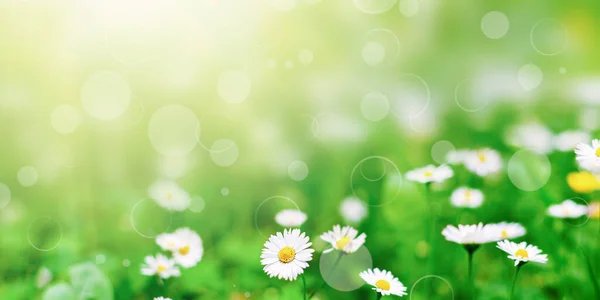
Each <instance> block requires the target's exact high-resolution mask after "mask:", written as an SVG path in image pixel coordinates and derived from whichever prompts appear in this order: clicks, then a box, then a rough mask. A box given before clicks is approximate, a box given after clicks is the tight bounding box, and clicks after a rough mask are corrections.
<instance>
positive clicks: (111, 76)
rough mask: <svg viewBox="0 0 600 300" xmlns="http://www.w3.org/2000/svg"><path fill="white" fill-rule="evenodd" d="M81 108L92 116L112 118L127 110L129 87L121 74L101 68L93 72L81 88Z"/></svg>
mask: <svg viewBox="0 0 600 300" xmlns="http://www.w3.org/2000/svg"><path fill="white" fill-rule="evenodd" d="M81 103H82V105H83V109H84V110H85V111H86V112H87V113H88V114H90V115H91V116H92V117H94V118H96V119H99V120H103V121H111V120H114V119H116V118H118V117H120V116H121V115H123V113H125V111H126V110H127V108H128V107H129V105H130V103H131V88H130V87H129V83H128V82H127V80H126V79H125V77H123V76H122V75H121V74H119V73H116V72H113V71H108V70H102V71H96V72H95V73H93V74H92V75H91V76H90V77H89V78H88V79H87V80H86V82H85V83H84V85H83V88H82V89H81Z"/></svg>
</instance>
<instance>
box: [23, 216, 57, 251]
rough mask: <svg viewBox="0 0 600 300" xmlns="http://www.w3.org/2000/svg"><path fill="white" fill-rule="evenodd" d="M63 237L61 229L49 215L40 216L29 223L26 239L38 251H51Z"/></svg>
mask: <svg viewBox="0 0 600 300" xmlns="http://www.w3.org/2000/svg"><path fill="white" fill-rule="evenodd" d="M62 238H63V229H62V227H61V226H60V224H59V223H58V222H57V221H55V220H54V219H52V218H51V217H40V218H37V219H35V220H33V222H31V223H30V224H29V227H28V228H27V241H28V242H29V244H31V246H32V247H33V248H34V249H36V250H39V251H44V252H46V251H52V250H54V249H56V247H58V245H59V244H60V242H61V241H62Z"/></svg>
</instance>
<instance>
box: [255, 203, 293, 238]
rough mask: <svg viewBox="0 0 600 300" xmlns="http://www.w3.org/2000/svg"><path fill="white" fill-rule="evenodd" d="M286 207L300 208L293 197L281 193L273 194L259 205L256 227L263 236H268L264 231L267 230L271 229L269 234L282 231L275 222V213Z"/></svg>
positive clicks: (256, 214) (256, 212) (256, 211)
mask: <svg viewBox="0 0 600 300" xmlns="http://www.w3.org/2000/svg"><path fill="white" fill-rule="evenodd" d="M284 209H295V210H300V207H299V206H298V204H296V202H295V201H294V200H292V199H291V198H289V197H286V196H279V195H276V196H271V197H269V198H267V199H265V200H263V201H262V202H261V203H260V204H259V205H258V207H257V208H256V210H255V211H254V227H256V230H257V231H258V233H259V234H260V235H261V236H262V237H264V238H267V237H268V236H267V235H265V234H264V233H263V231H265V230H269V231H268V233H269V235H271V234H274V233H275V232H277V231H282V229H281V226H279V225H278V224H276V222H275V215H276V214H277V213H278V212H280V211H282V210H284Z"/></svg>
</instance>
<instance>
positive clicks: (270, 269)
mask: <svg viewBox="0 0 600 300" xmlns="http://www.w3.org/2000/svg"><path fill="white" fill-rule="evenodd" d="M311 245H312V243H310V242H309V238H308V237H307V236H306V235H305V234H304V233H303V232H300V229H289V230H288V229H284V230H283V234H282V233H281V232H278V233H277V235H271V237H270V238H269V240H268V241H267V242H265V248H263V250H262V254H261V255H260V258H261V261H260V263H261V264H262V265H264V266H265V267H264V268H263V270H264V271H265V273H267V274H268V275H269V277H277V278H279V279H285V280H290V281H291V280H296V278H297V277H298V275H299V274H302V273H304V269H305V268H307V267H308V262H309V261H311V260H312V254H313V252H315V250H314V249H311V248H309V247H310V246H311Z"/></svg>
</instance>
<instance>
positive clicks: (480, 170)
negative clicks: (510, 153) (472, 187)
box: [464, 148, 502, 176]
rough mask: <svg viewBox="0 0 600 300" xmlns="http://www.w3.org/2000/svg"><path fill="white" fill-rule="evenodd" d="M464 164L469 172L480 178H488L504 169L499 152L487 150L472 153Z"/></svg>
mask: <svg viewBox="0 0 600 300" xmlns="http://www.w3.org/2000/svg"><path fill="white" fill-rule="evenodd" d="M464 164H465V168H466V169H467V170H469V171H471V172H473V173H475V174H477V175H479V176H486V175H489V174H493V173H497V172H498V171H500V170H501V169H502V158H501V157H500V154H499V153H498V152H497V151H495V150H492V149H489V148H485V149H480V150H476V151H471V152H470V153H469V155H467V157H466V158H465V163H464Z"/></svg>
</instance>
